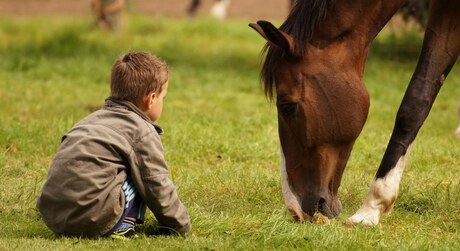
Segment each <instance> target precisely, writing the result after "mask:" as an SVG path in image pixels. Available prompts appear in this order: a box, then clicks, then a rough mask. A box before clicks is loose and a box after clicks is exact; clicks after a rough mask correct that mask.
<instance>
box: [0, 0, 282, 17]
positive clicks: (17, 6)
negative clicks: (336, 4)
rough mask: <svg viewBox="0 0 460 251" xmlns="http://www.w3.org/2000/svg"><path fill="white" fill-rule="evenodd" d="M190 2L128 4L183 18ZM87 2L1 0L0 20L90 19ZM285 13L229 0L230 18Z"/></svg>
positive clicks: (269, 1) (266, 3) (268, 0)
mask: <svg viewBox="0 0 460 251" xmlns="http://www.w3.org/2000/svg"><path fill="white" fill-rule="evenodd" d="M202 1H203V6H201V8H200V10H199V11H198V16H205V15H208V11H209V9H210V7H211V5H212V3H213V2H214V0H202ZM189 3H190V0H129V5H130V9H131V11H132V12H133V13H141V14H144V15H162V16H167V17H175V18H177V17H186V15H185V10H186V8H187V6H188V5H189ZM89 6H90V0H0V15H1V16H9V17H11V16H21V17H26V16H37V15H60V16H85V15H90V8H89ZM287 13H288V1H287V0H232V4H231V6H230V9H229V13H228V17H229V18H238V19H250V20H251V21H256V20H258V19H283V18H284V17H285V16H286V15H287Z"/></svg>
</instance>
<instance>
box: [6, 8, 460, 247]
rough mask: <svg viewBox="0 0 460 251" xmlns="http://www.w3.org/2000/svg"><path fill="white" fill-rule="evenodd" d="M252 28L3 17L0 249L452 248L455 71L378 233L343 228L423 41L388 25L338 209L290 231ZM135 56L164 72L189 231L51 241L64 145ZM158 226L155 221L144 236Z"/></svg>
mask: <svg viewBox="0 0 460 251" xmlns="http://www.w3.org/2000/svg"><path fill="white" fill-rule="evenodd" d="M249 21H254V20H249ZM249 21H238V20H232V21H226V22H214V21H212V20H207V19H202V20H193V21H191V20H172V19H164V18H158V17H153V18H152V17H150V18H147V17H134V16H133V17H130V23H129V26H128V27H127V28H126V30H125V31H123V32H121V33H118V34H108V33H104V32H99V31H91V30H89V29H88V26H89V23H88V20H85V19H83V18H64V17H40V18H31V19H6V18H3V19H1V20H0V37H1V38H2V39H1V40H0V57H1V59H2V60H0V97H1V99H0V119H1V126H0V147H1V148H0V149H1V150H0V170H1V173H2V175H3V177H4V178H3V179H2V182H1V184H0V198H1V201H2V203H0V222H1V225H0V232H1V233H0V250H29V249H34V250H50V249H52V250H101V249H103V250H110V249H114V250H125V249H127V250H147V249H148V250H151V249H161V250H181V249H187V250H238V249H242V250H272V249H279V250H290V249H306V250H325V249H328V250H381V249H390V250H458V249H459V248H460V236H459V235H460V202H459V201H460V179H459V177H460V169H459V168H458V167H459V166H460V152H459V149H460V148H459V144H460V142H459V141H458V140H456V139H455V138H454V137H453V135H452V133H453V130H454V129H455V127H456V126H457V124H458V119H457V117H456V107H457V103H458V101H459V97H460V88H458V87H459V82H460V71H459V67H458V66H456V67H454V69H453V70H452V73H451V75H450V76H449V77H448V79H447V81H446V83H445V85H444V87H443V89H442V90H441V92H440V94H439V96H438V99H437V101H436V103H435V105H434V107H433V109H432V112H431V115H430V117H429V118H428V119H427V121H426V122H425V125H424V126H423V128H422V130H421V131H420V134H419V137H418V139H417V141H416V144H415V146H414V149H413V152H412V155H411V158H410V162H409V164H408V167H407V169H406V172H405V175H404V176H403V180H402V185H401V193H400V196H399V198H398V200H397V202H396V206H395V210H394V212H393V213H392V214H390V215H389V216H387V217H384V218H383V219H382V222H381V224H380V225H379V226H377V227H374V228H365V227H346V226H345V225H344V222H345V220H346V218H347V217H349V216H350V215H351V214H352V213H353V212H354V211H355V210H356V209H357V208H358V207H359V205H360V203H361V201H362V199H363V198H364V196H365V194H366V192H367V189H368V185H369V184H370V182H371V181H372V178H373V176H374V174H375V172H376V169H377V167H378V165H379V162H380V159H381V156H382V154H383V151H384V150H385V147H386V143H387V141H388V138H389V136H390V133H391V130H392V126H393V122H394V116H395V113H396V111H397V108H398V106H399V103H400V100H401V98H402V96H403V93H404V90H405V88H406V86H407V83H408V81H409V79H410V77H411V74H412V71H413V69H414V67H415V64H416V58H417V54H418V50H419V48H420V46H421V38H422V34H420V33H419V32H410V33H408V34H400V33H398V32H394V31H390V30H384V31H383V32H382V33H381V34H380V35H379V37H378V38H377V40H376V41H375V43H374V45H373V48H372V50H371V53H370V56H369V59H368V64H367V67H366V75H365V82H366V84H367V87H368V89H369V93H370V95H371V109H370V114H369V118H368V121H367V124H366V126H365V128H364V130H363V132H362V134H361V136H360V137H359V138H358V140H357V142H356V145H355V148H354V151H353V153H352V156H351V159H350V161H349V164H348V168H347V170H346V171H345V174H344V178H343V182H342V186H341V188H340V191H339V193H340V197H341V200H342V203H343V206H344V210H343V212H342V214H341V215H340V216H339V217H338V218H337V219H336V220H334V221H333V222H332V223H331V224H329V225H313V224H309V223H304V224H298V223H295V222H293V221H292V219H291V217H290V216H289V215H288V214H287V212H286V210H285V208H284V204H283V201H282V198H281V188H280V183H279V179H280V178H279V171H278V162H279V160H278V151H279V150H278V140H277V137H278V136H277V122H276V111H275V107H274V106H273V105H272V104H270V103H268V102H267V100H266V99H265V97H264V96H263V91H262V90H261V86H260V84H259V82H258V74H259V69H260V62H261V57H260V51H261V48H262V47H263V45H264V41H263V40H262V39H261V38H260V37H259V35H258V34H256V33H255V32H254V31H252V30H250V29H249V28H248V27H247V23H248V22H249ZM130 50H145V51H150V52H152V53H155V54H157V55H159V56H161V57H162V58H163V59H165V60H166V61H167V62H168V63H169V64H170V65H171V68H172V76H171V79H170V88H169V93H168V97H167V100H166V101H165V102H166V103H165V110H164V113H163V115H162V118H161V119H160V121H159V123H160V124H161V125H162V126H163V127H164V129H165V131H166V134H165V135H164V136H163V143H164V145H165V150H166V152H165V154H166V159H167V161H168V164H169V166H170V170H171V177H172V179H173V180H174V182H175V184H176V185H177V187H178V192H179V194H180V196H181V198H182V200H183V201H184V203H185V204H186V206H187V207H188V209H189V213H190V215H191V218H192V223H193V227H194V230H193V233H192V234H191V235H189V236H187V237H186V238H181V237H158V236H157V237H152V236H145V235H142V236H141V238H140V239H138V240H132V241H129V242H118V241H111V240H105V239H100V240H86V239H78V238H60V239H57V238H55V237H54V236H53V234H52V233H51V232H50V231H49V230H48V229H47V228H46V226H45V225H44V223H43V222H42V221H41V220H40V217H39V215H38V213H37V211H36V209H35V200H36V197H37V194H38V192H39V190H40V188H41V186H42V184H43V182H44V180H45V178H46V175H47V170H48V167H49V164H50V161H51V159H52V158H53V155H54V153H55V151H56V149H57V147H58V146H59V142H60V137H61V136H62V135H63V134H64V133H65V132H66V131H67V130H68V129H69V128H70V127H71V126H72V125H73V124H74V123H76V122H78V121H79V120H80V119H82V118H83V117H85V116H86V115H87V114H89V113H90V112H91V111H93V110H94V109H96V108H97V107H99V106H100V105H101V104H102V103H103V101H104V99H105V98H106V97H107V96H108V94H109V88H108V81H109V72H110V67H111V65H112V63H113V62H114V60H115V59H116V58H117V57H118V56H120V55H121V54H123V53H124V52H127V51H130ZM155 224H156V221H155V218H154V216H153V215H152V214H151V213H149V214H148V215H147V223H146V224H145V226H144V227H143V229H144V230H147V229H148V228H149V226H155Z"/></svg>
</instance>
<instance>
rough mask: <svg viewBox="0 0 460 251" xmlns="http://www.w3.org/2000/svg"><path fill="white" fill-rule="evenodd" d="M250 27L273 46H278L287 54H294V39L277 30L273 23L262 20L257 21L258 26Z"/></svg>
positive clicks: (250, 25)
mask: <svg viewBox="0 0 460 251" xmlns="http://www.w3.org/2000/svg"><path fill="white" fill-rule="evenodd" d="M249 27H251V28H253V29H254V30H255V31H257V32H258V33H259V34H260V35H261V36H262V37H263V38H265V39H266V40H267V41H268V42H269V43H271V44H272V45H274V46H277V47H278V48H280V49H281V50H283V51H284V52H286V53H289V54H294V41H293V40H292V37H291V36H290V35H289V34H287V33H285V32H283V31H281V30H279V29H278V28H276V27H275V26H274V25H273V24H272V23H270V22H268V21H264V20H261V21H257V24H254V23H250V24H249Z"/></svg>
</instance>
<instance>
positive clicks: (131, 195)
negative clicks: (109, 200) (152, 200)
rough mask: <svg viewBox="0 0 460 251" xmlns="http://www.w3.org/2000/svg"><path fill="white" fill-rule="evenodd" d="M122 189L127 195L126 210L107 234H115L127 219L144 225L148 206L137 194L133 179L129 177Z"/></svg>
mask: <svg viewBox="0 0 460 251" xmlns="http://www.w3.org/2000/svg"><path fill="white" fill-rule="evenodd" d="M121 189H122V190H123V193H124V195H125V210H124V211H123V215H122V216H121V218H120V220H119V221H118V222H117V224H115V226H114V227H113V228H112V229H111V230H110V231H109V232H108V233H107V234H111V233H113V232H114V231H115V230H116V229H117V228H118V227H120V225H121V224H122V223H123V220H124V219H126V218H127V217H128V218H134V219H136V223H140V224H142V223H144V217H145V210H146V206H145V204H144V202H143V201H142V199H141V196H140V195H139V193H138V192H137V190H136V186H135V185H134V182H133V181H132V179H131V177H129V176H128V178H127V179H126V180H125V182H123V185H122V186H121Z"/></svg>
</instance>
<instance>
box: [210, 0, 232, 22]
mask: <svg viewBox="0 0 460 251" xmlns="http://www.w3.org/2000/svg"><path fill="white" fill-rule="evenodd" d="M230 2H231V0H220V1H217V2H216V3H214V5H213V6H212V8H211V14H212V15H213V16H214V17H215V18H217V19H220V20H223V19H225V18H226V17H227V9H228V7H229V6H230Z"/></svg>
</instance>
